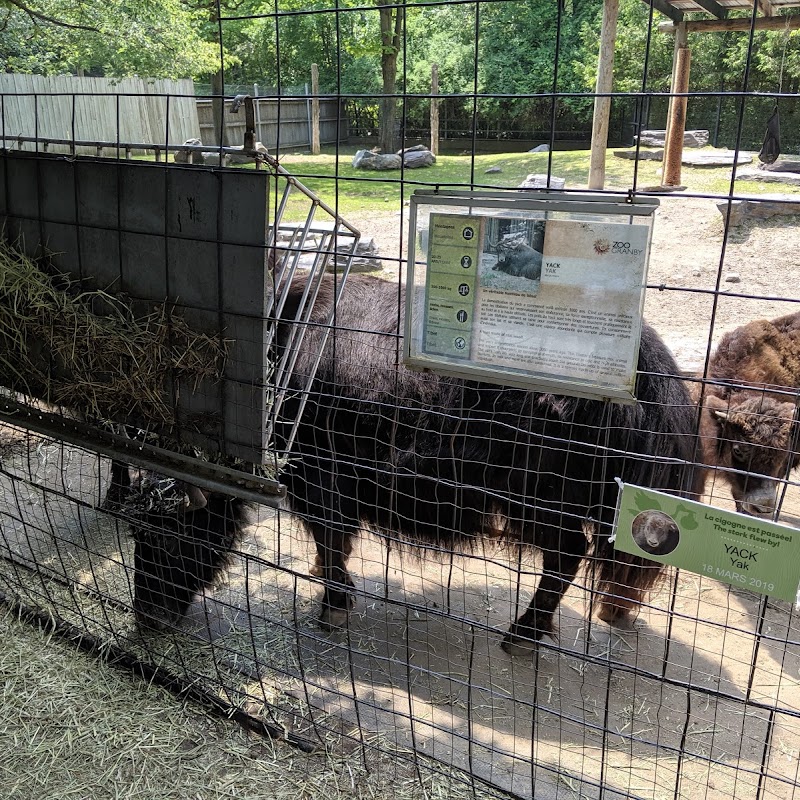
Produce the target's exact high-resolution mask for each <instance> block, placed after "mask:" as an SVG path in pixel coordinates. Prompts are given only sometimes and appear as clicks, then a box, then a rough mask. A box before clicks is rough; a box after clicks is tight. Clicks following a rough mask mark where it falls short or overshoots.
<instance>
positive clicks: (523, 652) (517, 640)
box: [500, 633, 541, 656]
mask: <svg viewBox="0 0 800 800" xmlns="http://www.w3.org/2000/svg"><path fill="white" fill-rule="evenodd" d="M540 638H541V636H539V637H537V638H536V639H533V638H529V637H527V636H517V635H514V634H511V633H507V634H506V635H505V636H504V637H503V641H502V642H501V644H500V647H502V648H503V651H504V652H506V653H508V655H510V656H529V655H530V654H531V653H533V652H534V651H535V650H536V647H537V645H538V644H539V639H540Z"/></svg>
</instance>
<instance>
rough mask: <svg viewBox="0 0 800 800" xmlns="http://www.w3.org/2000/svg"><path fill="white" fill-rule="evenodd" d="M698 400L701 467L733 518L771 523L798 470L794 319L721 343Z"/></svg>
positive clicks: (799, 380)
mask: <svg viewBox="0 0 800 800" xmlns="http://www.w3.org/2000/svg"><path fill="white" fill-rule="evenodd" d="M708 377H709V378H710V379H712V380H713V381H714V382H713V383H709V384H708V385H706V386H705V389H704V391H705V396H704V397H703V399H702V405H703V413H702V419H701V435H702V437H703V443H704V451H705V460H706V463H707V464H708V465H709V466H712V467H715V466H721V467H724V470H722V471H720V473H719V474H720V475H721V476H722V477H723V478H724V479H725V480H726V481H727V482H728V483H729V484H730V489H731V494H732V495H733V499H734V501H735V502H736V508H737V510H738V511H742V512H744V513H746V514H750V515H752V516H761V517H764V516H766V517H770V516H772V515H773V514H774V513H775V509H776V508H777V491H778V488H779V486H780V481H781V480H782V479H785V478H786V477H787V476H788V474H789V472H790V471H791V470H792V469H794V468H795V467H797V466H798V465H799V464H800V454H798V452H797V445H796V442H795V438H796V435H797V433H796V425H795V422H794V419H795V412H796V402H795V401H794V400H792V397H791V393H790V392H789V391H788V390H791V389H795V390H796V389H798V388H800V313H796V314H789V315H786V316H783V317H778V318H777V319H774V320H765V319H764V320H755V321H753V322H748V323H747V324H746V325H742V326H740V327H739V328H736V329H735V330H733V331H730V332H729V333H726V334H725V335H724V336H723V337H722V339H720V342H719V345H718V346H717V347H716V349H715V350H714V353H713V354H712V356H711V360H710V362H709V369H708Z"/></svg>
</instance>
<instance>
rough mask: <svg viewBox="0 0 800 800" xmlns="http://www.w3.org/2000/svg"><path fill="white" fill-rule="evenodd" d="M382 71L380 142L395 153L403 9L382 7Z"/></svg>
mask: <svg viewBox="0 0 800 800" xmlns="http://www.w3.org/2000/svg"><path fill="white" fill-rule="evenodd" d="M379 13H380V19H381V72H382V74H383V94H384V97H383V98H382V99H381V118H380V123H379V132H378V138H379V144H380V148H381V150H382V151H383V152H384V153H394V152H395V150H397V148H398V145H399V143H398V141H397V138H396V136H395V130H394V129H395V119H396V117H397V98H396V97H394V96H393V95H394V94H395V92H396V91H397V56H398V54H399V52H400V36H401V34H402V30H403V10H402V9H395V8H381V9H380V10H379Z"/></svg>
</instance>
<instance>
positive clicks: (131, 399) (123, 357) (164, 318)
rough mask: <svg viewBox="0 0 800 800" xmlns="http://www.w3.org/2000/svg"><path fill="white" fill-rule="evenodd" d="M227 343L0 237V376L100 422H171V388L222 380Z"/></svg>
mask: <svg viewBox="0 0 800 800" xmlns="http://www.w3.org/2000/svg"><path fill="white" fill-rule="evenodd" d="M225 350H226V347H225V342H224V341H223V340H220V339H219V338H215V337H213V336H209V335H206V334H202V333H198V332H197V331H194V330H193V329H192V328H191V327H190V326H189V325H188V324H187V323H186V321H185V320H184V319H183V318H182V317H181V316H179V315H178V314H176V313H175V311H174V308H171V307H168V306H167V304H162V305H159V306H156V307H155V309H154V310H153V311H152V312H151V313H149V314H145V315H143V316H136V315H134V312H133V310H132V309H131V307H130V306H129V305H128V304H127V303H126V301H125V298H124V297H122V296H114V295H111V294H108V293H107V292H103V291H99V290H97V291H82V290H81V288H80V285H79V283H77V282H75V281H71V280H70V279H69V278H67V277H66V276H64V275H60V274H59V275H57V276H52V275H49V274H48V273H47V272H46V271H45V270H43V269H42V268H41V267H40V266H39V265H38V264H37V263H36V262H35V261H34V260H32V259H30V258H28V257H27V256H25V255H24V254H23V253H21V252H20V251H19V250H18V249H16V248H14V247H12V246H11V245H9V244H7V243H5V242H3V241H2V240H0V383H2V384H3V385H5V386H7V387H8V388H11V389H13V390H15V391H19V392H23V393H24V394H27V395H30V396H32V397H36V398H39V399H40V400H44V401H45V402H47V403H51V404H53V405H57V406H63V407H65V408H70V409H74V410H77V411H80V412H81V413H83V414H84V415H86V416H88V417H93V418H96V419H115V418H117V419H123V420H130V419H140V420H145V421H147V422H148V423H155V424H158V425H165V426H171V425H173V424H175V422H176V419H175V408H174V403H173V401H172V397H171V392H170V386H171V385H173V384H174V385H176V386H177V385H178V383H182V384H187V385H189V386H191V387H193V388H196V387H197V385H198V384H199V383H200V382H201V381H204V380H211V381H215V380H219V378H220V377H221V375H222V370H223V367H224V362H225Z"/></svg>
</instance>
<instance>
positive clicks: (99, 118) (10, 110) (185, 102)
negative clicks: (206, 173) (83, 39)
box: [0, 73, 200, 155]
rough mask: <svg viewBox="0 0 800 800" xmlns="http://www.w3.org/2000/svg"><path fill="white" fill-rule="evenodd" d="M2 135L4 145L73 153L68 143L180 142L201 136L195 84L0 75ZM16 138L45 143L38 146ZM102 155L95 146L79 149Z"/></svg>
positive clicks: (77, 149) (24, 148) (85, 152)
mask: <svg viewBox="0 0 800 800" xmlns="http://www.w3.org/2000/svg"><path fill="white" fill-rule="evenodd" d="M0 136H3V137H5V142H2V141H0V147H2V146H3V144H5V146H6V147H14V148H15V149H22V150H36V149H39V150H42V149H47V150H48V151H49V152H55V153H68V152H73V148H72V146H71V145H70V144H65V143H64V142H78V141H79V142H84V143H95V142H98V143H99V142H105V143H108V142H112V143H113V142H135V143H141V144H149V143H152V144H162V145H163V144H165V143H167V142H169V143H176V142H177V143H181V142H184V141H186V140H187V139H191V138H194V137H197V136H200V125H199V122H198V118H197V107H196V105H195V100H194V85H193V83H192V81H191V80H188V79H184V80H178V81H174V80H156V81H145V80H143V79H141V78H125V79H122V80H117V81H114V80H111V79H109V78H78V77H74V76H69V75H56V76H45V75H18V74H14V73H8V74H0ZM17 137H25V138H37V139H39V140H40V142H39V144H38V147H37V143H34V142H26V141H16V142H15V141H14V140H15V139H16V138H17ZM41 140H44V142H42V141H41ZM54 140H58V141H60V142H61V143H50V142H53V141H54ZM45 143H47V147H46V148H45V147H44V144H45ZM97 151H98V150H97V147H96V146H95V145H93V144H85V145H83V146H80V147H76V148H75V150H74V152H77V153H79V154H90V155H95V153H97Z"/></svg>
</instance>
